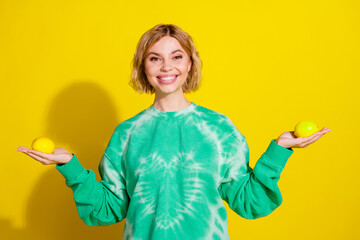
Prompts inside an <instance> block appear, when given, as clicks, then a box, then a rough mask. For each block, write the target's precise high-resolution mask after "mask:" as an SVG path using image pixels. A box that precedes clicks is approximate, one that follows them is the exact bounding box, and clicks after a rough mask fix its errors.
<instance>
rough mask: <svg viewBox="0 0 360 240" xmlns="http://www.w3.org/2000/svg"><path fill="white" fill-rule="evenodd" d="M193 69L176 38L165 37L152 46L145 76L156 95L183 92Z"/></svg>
mask: <svg viewBox="0 0 360 240" xmlns="http://www.w3.org/2000/svg"><path fill="white" fill-rule="evenodd" d="M190 68H191V60H190V57H189V55H188V54H187V53H186V52H185V50H184V49H183V48H182V47H181V45H180V43H179V42H178V41H177V40H176V38H173V37H170V36H164V37H162V38H161V39H160V40H159V41H157V42H156V43H155V44H154V45H152V46H151V47H150V49H149V51H148V54H147V56H146V58H145V74H146V76H147V79H148V81H149V83H150V84H151V86H153V87H154V88H155V90H156V91H155V94H169V93H174V92H180V91H181V92H183V90H182V85H183V84H184V83H185V81H186V78H187V75H188V72H189V71H190Z"/></svg>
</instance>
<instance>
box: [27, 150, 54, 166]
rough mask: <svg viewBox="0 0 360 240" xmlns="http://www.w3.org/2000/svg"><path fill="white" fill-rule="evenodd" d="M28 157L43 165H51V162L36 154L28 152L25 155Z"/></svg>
mask: <svg viewBox="0 0 360 240" xmlns="http://www.w3.org/2000/svg"><path fill="white" fill-rule="evenodd" d="M25 154H27V155H29V156H30V157H32V158H33V159H35V160H37V161H38V162H40V163H42V164H50V162H49V160H47V159H45V158H43V157H40V156H38V155H36V154H34V153H31V152H27V153H25Z"/></svg>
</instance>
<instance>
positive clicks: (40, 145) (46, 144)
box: [31, 137, 55, 153]
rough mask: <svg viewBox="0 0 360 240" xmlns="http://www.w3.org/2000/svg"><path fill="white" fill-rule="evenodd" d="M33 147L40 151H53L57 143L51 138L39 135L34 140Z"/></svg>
mask: <svg viewBox="0 0 360 240" xmlns="http://www.w3.org/2000/svg"><path fill="white" fill-rule="evenodd" d="M31 148H32V149H33V150H35V151H39V152H44V153H53V152H54V150H55V144H54V142H53V141H52V140H51V139H50V138H47V137H38V138H36V139H35V140H34V141H33V142H32V144H31Z"/></svg>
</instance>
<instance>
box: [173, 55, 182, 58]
mask: <svg viewBox="0 0 360 240" xmlns="http://www.w3.org/2000/svg"><path fill="white" fill-rule="evenodd" d="M174 58H176V59H180V58H182V56H181V55H179V56H175V57H174Z"/></svg>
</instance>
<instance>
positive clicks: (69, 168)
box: [56, 153, 86, 180]
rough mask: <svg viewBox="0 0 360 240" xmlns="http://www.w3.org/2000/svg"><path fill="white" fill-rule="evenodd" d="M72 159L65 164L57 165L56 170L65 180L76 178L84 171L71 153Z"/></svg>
mask: <svg viewBox="0 0 360 240" xmlns="http://www.w3.org/2000/svg"><path fill="white" fill-rule="evenodd" d="M72 155H73V157H72V159H71V160H70V161H69V162H68V163H66V164H61V165H60V164H57V165H56V169H57V170H59V172H60V173H61V174H62V175H63V176H64V177H65V179H66V180H71V179H75V178H77V177H78V176H79V175H80V174H81V173H82V172H83V171H86V169H85V168H84V167H83V166H82V165H81V164H80V162H79V160H78V159H77V157H76V156H75V154H74V153H72Z"/></svg>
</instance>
